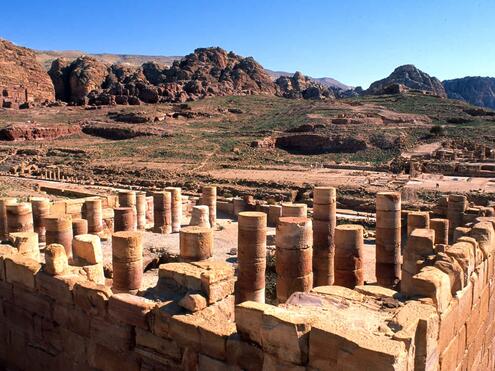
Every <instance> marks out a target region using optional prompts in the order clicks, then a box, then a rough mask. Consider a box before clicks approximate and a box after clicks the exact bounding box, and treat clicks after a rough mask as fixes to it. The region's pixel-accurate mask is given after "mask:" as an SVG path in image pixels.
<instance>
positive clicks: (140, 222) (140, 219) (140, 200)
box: [136, 192, 148, 231]
mask: <svg viewBox="0 0 495 371" xmlns="http://www.w3.org/2000/svg"><path fill="white" fill-rule="evenodd" d="M147 206H148V203H147V201H146V193H145V192H138V193H137V194H136V215H137V229H138V230H140V231H144V230H145V229H146V209H147Z"/></svg>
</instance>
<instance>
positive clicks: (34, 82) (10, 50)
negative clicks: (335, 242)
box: [0, 39, 55, 108]
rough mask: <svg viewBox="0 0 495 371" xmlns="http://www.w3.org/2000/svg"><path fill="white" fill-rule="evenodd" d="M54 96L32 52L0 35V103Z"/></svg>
mask: <svg viewBox="0 0 495 371" xmlns="http://www.w3.org/2000/svg"><path fill="white" fill-rule="evenodd" d="M54 99H55V91H54V88H53V83H52V81H51V79H50V77H49V76H48V74H47V73H46V72H45V71H44V70H43V67H42V66H41V65H40V64H39V63H38V62H37V61H36V55H35V53H34V52H33V51H32V50H31V49H27V48H23V47H19V46H17V45H14V44H13V43H11V42H9V41H7V40H3V39H0V107H7V108H8V107H18V106H19V105H21V104H23V103H26V102H28V103H39V102H44V101H51V100H54Z"/></svg>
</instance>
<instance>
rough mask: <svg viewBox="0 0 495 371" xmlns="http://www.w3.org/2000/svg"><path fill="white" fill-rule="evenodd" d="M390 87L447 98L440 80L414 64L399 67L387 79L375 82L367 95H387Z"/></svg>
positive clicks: (367, 91)
mask: <svg viewBox="0 0 495 371" xmlns="http://www.w3.org/2000/svg"><path fill="white" fill-rule="evenodd" d="M390 86H399V87H400V86H404V87H405V88H406V89H407V88H408V89H413V90H422V91H426V92H429V93H432V94H434V95H438V96H440V97H442V98H446V97H447V93H446V92H445V89H444V87H443V85H442V83H441V82H440V80H438V79H437V78H436V77H431V76H430V75H428V74H427V73H425V72H423V71H421V70H420V69H418V68H416V67H415V66H413V65H412V64H406V65H404V66H400V67H397V68H396V69H395V70H394V72H392V73H391V74H390V76H388V77H387V78H385V79H382V80H379V81H375V82H374V83H373V84H371V85H370V87H369V89H368V90H366V94H386V93H388V91H389V90H388V89H389V88H390ZM395 90H396V91H398V90H400V89H395Z"/></svg>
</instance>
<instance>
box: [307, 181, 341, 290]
mask: <svg viewBox="0 0 495 371" xmlns="http://www.w3.org/2000/svg"><path fill="white" fill-rule="evenodd" d="M336 197H337V196H336V191H335V188H333V187H315V189H314V192H313V275H314V286H315V287H317V286H327V285H333V282H334V255H335V241H334V236H335V226H336V225H337V199H336Z"/></svg>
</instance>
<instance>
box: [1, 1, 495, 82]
mask: <svg viewBox="0 0 495 371" xmlns="http://www.w3.org/2000/svg"><path fill="white" fill-rule="evenodd" d="M0 37H3V38H5V39H8V40H11V41H13V42H15V43H17V44H19V45H24V46H28V47H31V48H35V49H45V50H65V49H70V50H74V49H77V50H83V51H86V52H89V53H102V52H107V53H119V54H149V55H185V54H187V53H190V52H192V51H193V49H195V48H197V47H206V46H220V47H222V48H224V49H227V50H233V51H235V52H236V53H237V54H240V55H243V56H253V57H254V58H255V59H256V60H257V61H258V62H260V63H261V64H262V65H263V66H264V67H266V68H269V69H273V70H281V71H289V72H292V71H295V70H300V71H302V72H303V73H304V74H307V75H310V76H314V77H321V76H330V77H333V78H336V79H338V80H340V81H342V82H344V83H346V84H349V85H354V86H357V85H362V86H363V87H367V86H368V85H369V84H370V83H371V82H373V81H375V80H377V79H380V78H383V77H385V76H388V75H389V74H390V72H392V70H393V69H394V68H395V67H396V66H398V65H401V64H406V63H412V64H415V65H416V66H417V67H419V68H420V69H422V70H424V71H425V72H427V73H429V74H430V75H434V76H437V77H438V78H440V79H442V80H443V79H450V78H455V77H463V76H466V75H481V76H495V63H494V62H495V0H298V1H296V0H244V1H241V0H174V1H169V0H162V1H159V0H134V1H131V0H120V1H116V0H98V1H97V0H63V1H62V0H53V1H45V0H22V1H2V4H1V7H0Z"/></svg>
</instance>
